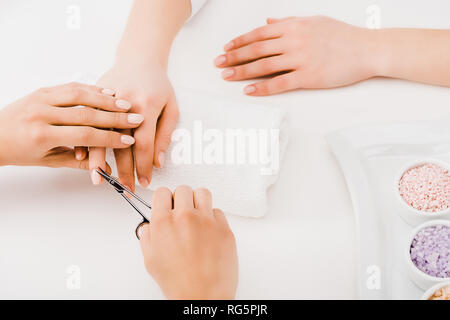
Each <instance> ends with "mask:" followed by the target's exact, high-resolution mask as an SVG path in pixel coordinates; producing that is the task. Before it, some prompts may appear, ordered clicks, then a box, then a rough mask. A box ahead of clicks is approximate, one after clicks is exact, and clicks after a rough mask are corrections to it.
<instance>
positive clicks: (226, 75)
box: [222, 69, 234, 79]
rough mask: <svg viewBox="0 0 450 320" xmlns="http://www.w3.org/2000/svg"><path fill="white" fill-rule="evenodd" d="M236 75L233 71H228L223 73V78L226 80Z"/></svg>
mask: <svg viewBox="0 0 450 320" xmlns="http://www.w3.org/2000/svg"><path fill="white" fill-rule="evenodd" d="M233 74H234V70H233V69H226V70H223V71H222V78H224V79H226V78H229V77H231V76H232V75H233Z"/></svg>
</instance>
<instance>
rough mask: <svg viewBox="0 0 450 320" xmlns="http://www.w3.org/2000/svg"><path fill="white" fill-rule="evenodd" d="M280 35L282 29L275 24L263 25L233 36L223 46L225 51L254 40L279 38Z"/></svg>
mask: <svg viewBox="0 0 450 320" xmlns="http://www.w3.org/2000/svg"><path fill="white" fill-rule="evenodd" d="M281 35H282V29H281V28H279V26H275V25H265V26H262V27H259V28H256V29H254V30H252V31H250V32H248V33H245V34H243V35H241V36H239V37H237V38H234V39H233V40H231V41H230V42H229V43H227V44H226V45H225V47H224V50H225V51H230V50H232V49H233V50H234V49H237V48H240V47H243V46H246V45H248V44H250V43H252V42H255V41H262V40H267V39H275V38H279V37H281Z"/></svg>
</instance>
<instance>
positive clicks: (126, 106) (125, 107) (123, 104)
mask: <svg viewBox="0 0 450 320" xmlns="http://www.w3.org/2000/svg"><path fill="white" fill-rule="evenodd" d="M116 106H117V108H120V109H123V110H128V109H130V108H131V104H130V103H129V102H128V101H125V100H120V99H119V100H116Z"/></svg>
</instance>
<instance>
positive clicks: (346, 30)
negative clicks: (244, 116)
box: [215, 16, 379, 96]
mask: <svg viewBox="0 0 450 320" xmlns="http://www.w3.org/2000/svg"><path fill="white" fill-rule="evenodd" d="M373 31H374V30H369V29H363V28H358V27H354V26H351V25H349V24H346V23H343V22H340V21H337V20H334V19H331V18H327V17H320V16H318V17H307V18H295V17H292V18H285V19H267V24H266V25H265V26H262V27H260V28H257V29H255V30H253V31H251V32H249V33H246V34H243V35H241V36H239V37H237V38H235V39H233V40H232V41H230V42H229V43H228V44H227V45H225V47H224V49H225V54H223V55H221V56H219V57H217V58H216V60H215V64H216V66H217V67H221V68H227V69H225V70H224V71H223V72H222V76H223V78H224V79H225V80H231V81H235V80H246V79H254V78H258V77H263V76H267V75H275V74H277V75H275V76H274V77H272V78H270V79H267V80H263V81H260V82H257V83H254V84H251V85H248V86H246V87H245V88H244V92H245V93H246V94H249V95H254V96H264V95H271V94H276V93H280V92H284V91H289V90H293V89H298V88H309V89H311V88H332V87H340V86H345V85H349V84H352V83H354V82H358V81H362V80H365V79H368V78H371V77H373V76H375V75H376V70H375V66H376V61H377V60H378V59H379V57H378V55H377V54H376V50H375V49H376V48H375V46H376V44H375V42H374V41H372V40H373V39H372V38H371V37H370V36H369V35H370V34H371V32H373Z"/></svg>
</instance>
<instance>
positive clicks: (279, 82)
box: [273, 77, 290, 89]
mask: <svg viewBox="0 0 450 320" xmlns="http://www.w3.org/2000/svg"><path fill="white" fill-rule="evenodd" d="M289 84H290V80H289V79H288V78H286V77H280V78H278V79H276V80H275V81H274V83H273V86H274V87H275V88H276V89H282V88H286V87H288V86H289Z"/></svg>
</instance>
